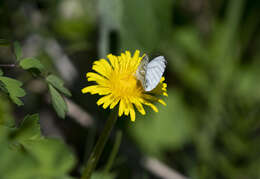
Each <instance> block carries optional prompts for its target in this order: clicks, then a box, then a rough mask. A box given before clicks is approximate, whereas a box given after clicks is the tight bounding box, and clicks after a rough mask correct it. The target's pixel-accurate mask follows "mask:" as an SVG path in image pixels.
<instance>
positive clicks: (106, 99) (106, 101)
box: [97, 94, 111, 106]
mask: <svg viewBox="0 0 260 179" xmlns="http://www.w3.org/2000/svg"><path fill="white" fill-rule="evenodd" d="M110 97H111V94H110V95H106V96H103V97H101V98H100V99H99V100H98V101H97V105H99V106H100V105H101V104H103V103H109V102H110V103H111V99H110Z"/></svg>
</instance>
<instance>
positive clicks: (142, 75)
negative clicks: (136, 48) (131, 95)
mask: <svg viewBox="0 0 260 179" xmlns="http://www.w3.org/2000/svg"><path fill="white" fill-rule="evenodd" d="M165 67H166V60H165V58H164V57H163V56H158V57H156V58H154V59H153V60H151V61H150V62H149V58H148V56H147V55H145V56H144V57H143V59H142V61H141V62H140V65H139V66H138V69H137V71H136V78H137V79H138V80H139V81H140V82H141V84H142V86H143V88H144V90H145V91H151V90H153V89H154V88H155V87H156V86H157V85H158V84H159V82H160V80H161V78H162V75H163V73H164V70H165Z"/></svg>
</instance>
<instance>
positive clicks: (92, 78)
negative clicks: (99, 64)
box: [86, 72, 109, 86]
mask: <svg viewBox="0 0 260 179" xmlns="http://www.w3.org/2000/svg"><path fill="white" fill-rule="evenodd" d="M86 77H87V78H88V81H95V82H97V83H98V84H100V85H105V86H107V85H108V83H109V81H108V80H107V79H106V78H104V77H103V76H101V75H99V74H97V73H93V72H88V73H87V75H86Z"/></svg>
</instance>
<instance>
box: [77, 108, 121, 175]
mask: <svg viewBox="0 0 260 179" xmlns="http://www.w3.org/2000/svg"><path fill="white" fill-rule="evenodd" d="M116 120H117V110H113V111H111V114H110V116H109V118H108V120H107V121H106V124H105V127H104V129H103V131H102V133H101V135H100V137H99V139H98V141H97V144H96V145H95V147H94V149H93V151H92V153H91V155H90V157H89V159H88V162H87V166H86V168H85V169H84V171H83V174H82V176H81V179H90V177H91V173H92V171H93V170H94V169H95V168H96V165H97V163H98V160H99V158H100V156H101V154H102V152H103V149H104V147H105V144H106V142H107V140H108V137H109V136H110V132H111V131H112V129H113V126H114V124H115V122H116Z"/></svg>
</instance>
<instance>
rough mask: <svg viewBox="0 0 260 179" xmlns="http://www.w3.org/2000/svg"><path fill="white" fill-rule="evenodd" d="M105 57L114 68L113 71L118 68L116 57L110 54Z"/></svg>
mask: <svg viewBox="0 0 260 179" xmlns="http://www.w3.org/2000/svg"><path fill="white" fill-rule="evenodd" d="M107 58H108V59H109V61H110V63H111V65H112V67H113V68H114V71H116V70H118V69H119V62H118V58H117V57H116V56H114V55H112V54H109V55H107Z"/></svg>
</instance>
